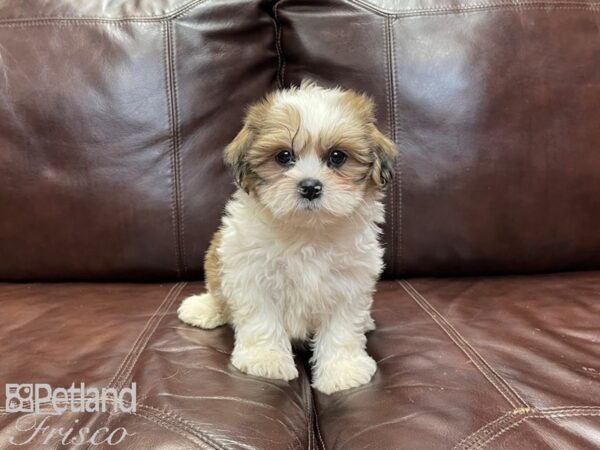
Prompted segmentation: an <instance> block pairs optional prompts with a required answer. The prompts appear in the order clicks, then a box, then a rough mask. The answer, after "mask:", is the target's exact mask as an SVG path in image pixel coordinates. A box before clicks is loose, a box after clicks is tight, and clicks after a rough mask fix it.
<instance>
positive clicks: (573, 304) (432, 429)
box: [316, 272, 600, 450]
mask: <svg viewBox="0 0 600 450" xmlns="http://www.w3.org/2000/svg"><path fill="white" fill-rule="evenodd" d="M373 316H374V318H375V322H376V324H377V329H376V330H375V331H374V332H373V333H372V334H370V335H369V339H368V346H369V352H370V354H371V355H372V356H373V357H374V358H375V359H376V360H377V361H378V367H379V369H378V372H377V373H376V375H375V378H374V380H373V382H372V383H371V384H369V385H366V386H364V387H362V388H358V389H356V390H353V391H349V392H341V393H338V394H334V395H331V396H326V395H321V394H317V395H316V408H317V417H318V429H319V431H320V436H319V439H320V441H321V442H322V444H323V446H324V447H326V448H328V449H338V448H339V449H342V448H343V449H387V448H394V449H411V450H416V449H444V448H448V449H449V448H456V449H474V448H506V449H520V448H523V449H537V448H544V449H547V448H553V449H567V448H577V449H584V448H600V327H599V324H600V272H589V273H574V274H560V275H545V276H528V277H516V276H515V277H500V278H462V279H414V280H408V281H405V280H402V281H390V282H385V283H381V284H380V285H379V289H378V293H377V295H376V298H375V304H374V313H373Z"/></svg>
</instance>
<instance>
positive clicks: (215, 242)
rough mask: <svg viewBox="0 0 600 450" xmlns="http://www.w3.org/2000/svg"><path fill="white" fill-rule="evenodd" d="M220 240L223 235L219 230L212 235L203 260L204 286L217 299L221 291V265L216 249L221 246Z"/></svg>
mask: <svg viewBox="0 0 600 450" xmlns="http://www.w3.org/2000/svg"><path fill="white" fill-rule="evenodd" d="M222 239H223V233H222V231H221V230H218V231H217V232H216V233H215V234H214V235H213V238H212V241H211V242H210V246H209V247H208V250H207V252H206V256H205V258H204V278H205V280H206V285H207V287H208V290H209V291H210V293H211V294H212V295H213V296H217V297H218V296H219V293H220V291H221V264H220V261H219V254H218V252H217V249H218V248H219V246H220V245H221V241H222Z"/></svg>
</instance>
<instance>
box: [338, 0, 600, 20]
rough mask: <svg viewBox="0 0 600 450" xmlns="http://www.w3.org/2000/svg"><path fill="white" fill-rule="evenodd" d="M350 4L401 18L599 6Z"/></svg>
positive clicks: (353, 1)
mask: <svg viewBox="0 0 600 450" xmlns="http://www.w3.org/2000/svg"><path fill="white" fill-rule="evenodd" d="M347 1H348V2H350V3H351V4H354V5H356V6H358V7H359V8H361V9H365V10H367V11H370V12H373V13H375V14H377V15H380V16H385V17H393V18H403V17H420V16H432V15H449V14H464V13H470V12H478V11H491V10H515V11H518V10H522V9H555V10H561V9H574V10H592V11H597V10H598V8H600V3H598V2H568V1H560V2H544V1H531V2H527V1H525V2H519V1H517V2H510V3H508V2H503V3H497V4H494V3H474V4H472V5H464V6H462V7H458V8H456V7H442V8H420V9H407V10H405V11H402V12H398V11H392V10H388V9H385V8H381V7H378V6H376V5H373V4H370V3H368V2H365V1H363V0H347Z"/></svg>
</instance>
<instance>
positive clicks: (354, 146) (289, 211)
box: [178, 82, 397, 394]
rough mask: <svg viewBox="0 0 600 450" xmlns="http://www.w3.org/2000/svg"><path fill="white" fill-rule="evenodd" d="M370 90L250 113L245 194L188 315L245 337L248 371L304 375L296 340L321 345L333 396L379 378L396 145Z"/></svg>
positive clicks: (241, 138) (221, 234)
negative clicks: (376, 348)
mask: <svg viewBox="0 0 600 450" xmlns="http://www.w3.org/2000/svg"><path fill="white" fill-rule="evenodd" d="M373 109H374V106H373V102H372V101H371V100H370V99H369V98H368V97H367V96H365V95H361V94H357V93H355V92H353V91H345V90H341V89H325V88H322V87H319V86H317V85H316V84H314V83H312V82H303V83H302V84H301V85H300V87H292V88H290V89H286V90H280V91H276V92H274V93H272V94H270V95H268V96H267V97H266V98H265V99H264V100H262V101H260V102H259V103H257V104H255V105H253V106H252V107H250V109H249V110H248V112H247V115H246V118H245V120H244V125H243V128H242V130H241V131H240V132H239V134H238V135H237V136H236V137H235V139H234V140H233V142H231V144H229V145H228V146H227V148H226V149H225V161H226V162H227V163H228V164H230V165H231V166H232V167H233V169H234V173H235V179H236V183H237V185H238V187H239V189H238V190H237V192H236V193H235V194H234V195H233V198H232V199H231V200H230V201H229V203H228V204H227V207H226V210H225V215H224V217H223V220H222V225H221V227H220V229H219V231H217V232H216V233H215V235H214V237H213V239H212V243H211V245H210V248H209V250H208V252H207V254H206V260H205V276H206V285H207V288H208V292H206V293H204V294H201V295H194V296H192V297H189V298H187V299H185V300H184V301H183V303H182V304H181V306H180V307H179V310H178V314H179V318H180V319H181V320H182V321H183V322H185V323H188V324H190V325H194V326H197V327H201V328H204V329H211V328H215V327H218V326H220V325H223V324H225V323H229V324H231V325H232V327H233V329H234V330H235V347H234V349H233V353H232V355H231V362H232V363H233V365H234V366H235V367H237V368H238V369H239V370H241V371H242V372H245V373H248V374H251V375H255V376H260V377H267V378H275V379H281V380H291V379H293V378H295V377H297V376H298V371H297V369H296V366H295V364H294V357H293V351H292V342H296V341H307V340H309V341H310V345H311V348H312V350H313V356H312V359H311V363H312V366H313V386H314V387H315V388H316V389H317V390H319V391H321V392H324V393H326V394H329V393H332V392H336V391H339V390H343V389H348V388H352V387H355V386H360V385H362V384H365V383H367V382H369V380H370V379H371V377H372V375H373V374H374V373H375V371H376V369H377V367H376V364H375V361H374V360H373V359H372V358H371V357H370V356H369V355H368V354H367V352H366V350H365V346H366V337H365V332H367V331H369V330H372V329H374V327H375V325H374V322H373V319H372V318H371V315H370V308H371V303H372V295H373V292H374V289H375V283H376V281H377V279H378V277H379V275H380V273H381V270H382V267H383V262H382V256H383V249H382V247H381V245H380V244H379V241H378V235H379V234H380V228H379V224H381V223H382V222H383V220H384V208H383V204H382V197H383V188H384V187H385V186H386V184H387V183H388V182H389V181H390V179H391V177H392V170H393V169H392V167H393V161H394V158H395V156H396V153H397V150H396V147H395V145H394V143H393V142H391V141H390V140H389V139H388V138H386V137H385V136H384V135H383V134H382V133H381V132H380V131H379V130H378V129H377V128H376V126H375V117H374V112H373Z"/></svg>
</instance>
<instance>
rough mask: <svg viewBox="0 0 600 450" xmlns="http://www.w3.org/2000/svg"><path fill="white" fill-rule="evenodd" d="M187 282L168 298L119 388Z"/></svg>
mask: <svg viewBox="0 0 600 450" xmlns="http://www.w3.org/2000/svg"><path fill="white" fill-rule="evenodd" d="M186 284H187V283H185V282H184V283H181V284H179V287H178V288H177V289H175V290H174V291H173V294H172V295H171V298H170V300H168V301H167V303H166V304H165V308H164V312H162V313H161V315H160V317H159V316H157V318H156V320H155V321H154V324H153V326H152V329H149V331H148V333H147V334H146V336H145V338H144V341H143V342H142V344H141V345H140V347H139V350H138V351H136V352H135V354H134V355H133V357H132V358H131V363H130V364H129V368H128V369H127V371H126V372H125V373H124V374H123V376H122V379H121V382H120V383H119V385H117V390H119V389H122V388H123V386H124V385H125V383H126V382H127V380H129V378H130V377H131V375H132V373H133V369H134V368H135V366H136V364H137V362H138V361H139V359H140V356H141V354H142V352H143V351H144V350H145V348H146V346H147V345H148V342H150V339H151V338H152V336H153V335H154V333H155V332H156V330H157V329H158V326H159V325H160V322H162V320H163V318H164V317H165V315H166V313H167V312H168V311H169V309H170V308H171V305H173V303H174V302H175V300H177V298H178V297H179V294H180V293H181V291H182V290H183V288H184V287H185V285H186Z"/></svg>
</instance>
